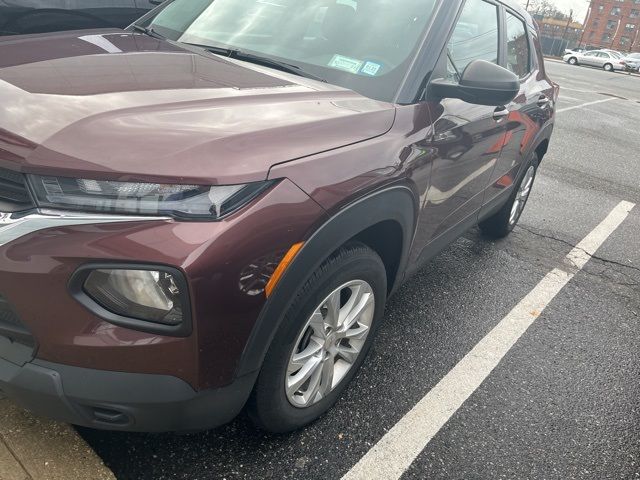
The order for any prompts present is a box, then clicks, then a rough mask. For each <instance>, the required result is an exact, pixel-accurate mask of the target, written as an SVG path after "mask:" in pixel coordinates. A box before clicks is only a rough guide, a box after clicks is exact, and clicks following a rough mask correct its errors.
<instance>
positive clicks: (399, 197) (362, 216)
mask: <svg viewBox="0 0 640 480" xmlns="http://www.w3.org/2000/svg"><path fill="white" fill-rule="evenodd" d="M417 211H418V210H417V205H416V200H415V197H414V195H413V192H412V191H411V189H410V188H408V187H405V186H392V187H388V188H386V189H383V190H381V191H377V192H375V193H373V194H371V195H369V196H367V197H364V198H362V199H360V200H358V201H356V202H354V203H352V204H350V205H348V206H346V207H344V208H342V209H341V210H340V211H339V212H338V213H337V214H335V215H334V216H333V217H331V218H330V219H329V220H328V221H327V222H326V223H324V224H323V225H322V226H321V227H320V228H319V229H318V230H317V231H316V232H315V233H314V234H313V235H312V236H311V238H309V239H308V240H307V241H306V242H305V244H304V246H303V248H302V249H301V250H300V252H299V253H298V254H297V255H296V257H295V259H294V261H293V262H292V263H291V265H290V266H289V267H288V269H287V271H286V272H285V274H284V275H283V277H282V278H281V280H280V282H279V283H278V285H277V287H276V289H275V290H274V292H273V293H272V295H271V296H270V297H269V299H268V300H267V303H266V304H265V306H264V307H263V309H262V312H261V314H260V316H259V317H258V320H257V322H256V324H255V326H254V328H253V331H252V332H251V336H250V338H249V341H248V342H247V345H246V347H245V349H244V353H243V355H242V357H241V360H240V364H239V366H238V369H237V372H236V377H240V376H243V375H246V374H249V373H252V372H255V371H257V370H259V369H260V367H261V366H262V362H263V360H264V357H265V355H266V353H267V350H268V349H269V346H270V345H271V342H272V340H273V338H274V336H275V334H276V332H277V331H278V328H279V327H280V323H281V321H282V318H283V316H284V314H285V312H286V311H287V309H288V308H289V307H290V305H291V303H292V301H293V299H294V298H295V296H296V295H297V293H298V292H299V290H300V289H301V288H302V286H303V285H304V284H305V283H306V281H307V280H308V279H309V277H310V276H311V275H312V274H313V272H314V271H315V270H316V269H317V268H318V267H319V266H320V265H321V264H322V262H323V261H324V260H325V259H326V258H327V257H329V255H331V253H333V252H334V251H336V250H337V249H338V248H340V246H342V245H344V244H345V243H346V242H348V241H349V240H350V239H352V238H354V237H355V236H357V235H358V234H359V233H361V232H363V231H365V230H366V229H367V228H369V227H372V226H374V225H376V224H378V223H380V222H385V221H394V222H397V223H398V224H399V225H400V227H401V229H402V233H403V241H402V253H401V256H400V265H399V268H398V270H397V272H398V273H397V275H396V279H395V282H394V284H395V285H396V286H397V285H398V284H399V283H400V282H401V280H402V278H403V276H404V272H405V270H406V264H407V260H408V256H409V255H408V254H409V249H410V245H411V240H412V238H413V233H414V230H415V224H416V218H417Z"/></svg>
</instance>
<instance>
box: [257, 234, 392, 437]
mask: <svg viewBox="0 0 640 480" xmlns="http://www.w3.org/2000/svg"><path fill="white" fill-rule="evenodd" d="M358 282H361V283H358ZM367 286H368V288H367ZM336 291H339V292H340V293H339V294H335V292H336ZM355 292H358V293H355ZM369 292H370V293H369ZM349 295H350V296H349ZM354 295H356V296H354ZM351 297H353V299H354V301H353V303H354V305H365V306H364V307H363V308H360V309H357V308H354V310H353V311H356V310H361V312H362V313H361V315H359V316H358V317H357V319H358V320H357V321H356V322H354V323H353V326H352V327H351V328H350V329H349V330H345V331H346V332H350V333H348V334H345V333H344V332H342V333H340V335H344V337H342V339H341V340H338V341H337V344H336V343H335V339H334V338H333V337H335V338H336V339H337V338H338V337H339V331H340V328H339V327H340V323H339V322H337V321H336V322H335V323H336V324H337V327H336V328H335V330H333V329H330V328H329V327H328V325H329V324H331V323H332V321H331V318H332V317H333V318H341V319H342V318H343V317H342V316H338V315H333V316H331V315H330V314H329V310H330V308H326V309H325V308H324V306H328V305H330V299H331V298H333V299H337V298H339V299H340V300H339V301H338V303H340V305H341V306H342V309H341V310H339V313H340V314H341V315H342V314H343V313H346V312H348V311H349V310H348V306H349V303H350V302H349V299H350V298H351ZM386 297H387V276H386V271H385V267H384V264H383V263H382V260H381V259H380V257H379V256H378V254H377V253H375V252H374V251H373V250H371V249H370V248H368V247H367V246H365V245H363V244H361V243H349V244H347V245H345V246H343V247H342V248H340V249H339V250H338V251H337V252H335V253H334V254H332V255H331V256H330V257H329V258H328V259H327V260H326V261H325V262H324V263H323V264H322V265H321V266H320V267H319V268H318V270H316V271H315V272H314V273H313V275H312V276H311V278H310V279H309V280H308V281H307V282H306V283H305V285H304V286H303V287H302V289H301V290H300V292H299V293H298V294H297V295H296V297H295V299H294V300H293V302H292V303H291V306H290V307H289V309H288V311H287V312H286V314H285V316H284V319H283V321H282V324H281V326H280V327H279V329H278V331H277V332H276V335H275V337H274V340H273V343H272V344H271V346H270V347H269V350H268V352H267V355H266V357H265V360H264V363H263V365H262V369H261V371H260V374H259V375H258V379H257V381H256V385H255V387H254V390H253V392H252V394H251V397H250V399H249V402H248V404H247V411H248V413H249V417H250V418H251V419H252V420H253V422H254V423H255V424H256V426H258V427H259V428H261V429H263V430H266V431H269V432H273V433H286V432H290V431H293V430H296V429H299V428H301V427H304V426H305V425H307V424H309V423H311V422H313V421H314V420H316V419H317V418H319V417H320V416H322V415H323V414H324V413H325V412H326V411H327V410H329V409H330V408H331V407H332V406H333V405H334V404H335V403H336V402H337V401H338V399H339V398H340V395H341V394H342V393H343V391H344V390H345V389H346V387H347V386H348V385H349V382H350V381H351V380H352V379H353V377H354V376H355V374H356V373H357V371H358V369H359V368H360V366H361V365H362V363H363V362H364V360H365V358H366V356H367V353H368V351H369V349H370V348H371V344H372V342H373V340H374V337H375V334H376V331H377V329H378V326H379V324H380V323H381V319H382V316H383V314H384V307H385V303H386ZM321 307H322V308H321ZM319 312H320V313H319ZM325 315H326V316H325ZM346 317H347V318H349V317H348V316H346ZM313 319H316V320H315V322H313V323H309V322H312V320H313ZM317 319H320V321H319V322H318V320H317ZM361 322H362V323H361ZM367 322H368V328H367V326H366V324H367ZM318 325H321V328H317V326H318ZM343 325H344V324H343ZM345 328H346V327H345ZM320 330H323V331H324V332H325V333H324V334H318V332H319V331H320ZM347 335H350V338H346V336H347ZM363 335H364V338H359V337H361V336H363ZM323 342H324V346H320V344H322V343H323ZM328 344H332V345H333V347H331V348H333V352H330V351H328V350H324V349H325V348H328V347H326V346H327V345H328ZM317 348H320V349H321V351H319V352H318V354H317V355H316V354H314V355H313V356H311V355H310V354H309V353H306V354H305V352H313V351H315V349H317ZM356 351H357V353H354V352H356ZM336 352H338V353H336ZM339 352H344V353H339ZM347 353H348V356H345V357H343V355H345V354H347ZM295 355H297V356H298V358H304V359H305V360H300V361H299V362H297V363H295V362H296V358H295V357H294V356H295ZM334 355H335V356H334ZM347 358H351V360H352V361H351V362H347V361H346V359H347ZM321 359H324V360H321ZM312 360H313V362H312ZM334 362H335V363H334ZM311 363H313V365H318V364H319V365H321V366H320V367H317V368H319V369H320V370H317V369H316V370H314V372H318V371H319V372H320V373H318V374H316V373H314V374H313V375H311V376H310V378H309V379H308V380H306V381H305V383H303V384H301V385H300V387H297V386H296V385H297V384H298V382H299V379H301V378H304V375H302V376H298V375H300V374H301V373H302V372H303V369H304V368H305V367H306V366H307V365H311ZM349 364H350V367H349V366H348V365H349ZM300 365H304V366H303V367H301V368H299V370H298V367H299V366H300ZM325 367H327V368H328V370H325ZM339 367H340V368H339ZM310 370H311V368H309V369H307V370H306V371H310ZM325 371H331V372H333V374H332V375H331V376H330V377H328V378H331V379H333V381H327V382H325V381H324V380H325V376H324V372H325ZM317 375H320V378H321V379H320V380H316V379H317ZM336 375H339V376H336ZM316 385H317V387H315V386H316ZM297 388H299V390H296V389H297ZM305 388H306V389H307V390H306V393H305V392H304V390H305ZM314 388H317V389H318V393H315V392H316V390H315V389H314ZM322 390H324V392H322ZM305 402H306V403H305Z"/></svg>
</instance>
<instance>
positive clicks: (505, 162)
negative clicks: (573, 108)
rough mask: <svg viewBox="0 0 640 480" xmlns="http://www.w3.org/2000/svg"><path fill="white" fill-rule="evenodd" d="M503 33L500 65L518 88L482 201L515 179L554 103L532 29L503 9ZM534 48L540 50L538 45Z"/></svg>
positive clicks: (510, 184)
mask: <svg viewBox="0 0 640 480" xmlns="http://www.w3.org/2000/svg"><path fill="white" fill-rule="evenodd" d="M505 35H506V38H507V48H506V58H505V64H504V66H505V67H506V68H507V69H509V70H511V71H512V72H513V73H515V74H516V75H518V77H519V78H520V83H521V88H520V93H519V94H518V96H517V97H516V98H515V99H514V100H513V101H512V102H511V103H510V104H509V105H507V109H508V110H509V116H508V117H507V121H506V130H507V131H506V136H505V140H504V147H503V149H502V154H501V155H500V159H499V160H498V163H497V164H496V168H495V169H494V171H493V174H492V176H491V181H490V184H489V186H488V189H487V195H486V199H485V204H486V205H487V206H488V208H491V206H492V200H494V199H496V201H498V200H499V199H498V198H497V197H498V196H500V194H501V193H506V191H507V189H508V188H509V187H511V186H512V185H513V184H514V182H516V181H517V179H518V173H520V172H521V169H522V166H523V164H524V163H525V162H526V161H528V159H529V155H531V150H532V148H533V143H534V141H535V140H536V139H537V136H538V133H539V132H540V130H541V129H542V128H543V127H544V125H545V124H546V123H547V122H548V121H549V120H550V117H551V115H552V112H553V105H554V101H555V98H554V95H555V93H554V87H553V85H551V83H549V81H548V80H547V78H546V75H543V74H542V69H541V65H543V63H542V62H543V59H542V58H540V57H539V56H534V55H533V54H532V52H534V51H536V50H535V49H534V48H532V47H533V45H532V44H533V43H534V42H538V39H537V34H536V33H535V32H534V31H531V32H527V26H526V23H525V22H524V21H523V19H522V18H520V17H519V16H517V14H516V13H514V12H511V11H509V10H506V11H505ZM537 51H540V49H538V50H537Z"/></svg>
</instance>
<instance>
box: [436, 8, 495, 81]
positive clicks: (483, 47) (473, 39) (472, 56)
mask: <svg viewBox="0 0 640 480" xmlns="http://www.w3.org/2000/svg"><path fill="white" fill-rule="evenodd" d="M447 48H448V56H449V59H448V61H447V77H448V78H449V79H450V80H454V81H458V80H459V79H460V75H461V74H462V72H463V71H464V69H465V68H466V67H467V65H469V64H470V63H471V62H473V61H474V60H487V61H489V62H492V63H496V64H497V63H498V7H497V6H496V5H493V4H491V3H487V2H485V1H483V0H467V2H466V4H465V6H464V8H463V10H462V13H461V15H460V18H459V20H458V23H457V24H456V26H455V29H454V31H453V35H452V37H451V40H449V45H448V47H447Z"/></svg>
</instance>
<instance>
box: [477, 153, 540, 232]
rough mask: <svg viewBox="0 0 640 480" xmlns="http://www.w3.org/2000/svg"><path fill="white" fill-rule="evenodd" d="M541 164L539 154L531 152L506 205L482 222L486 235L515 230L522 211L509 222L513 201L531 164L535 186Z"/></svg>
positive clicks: (481, 228) (482, 228)
mask: <svg viewBox="0 0 640 480" xmlns="http://www.w3.org/2000/svg"><path fill="white" fill-rule="evenodd" d="M539 165H540V161H539V159H538V155H537V154H536V153H535V152H534V153H533V154H531V156H530V158H529V161H528V162H526V164H525V165H524V167H523V168H522V171H521V172H520V174H519V178H518V182H517V183H516V184H515V185H514V189H513V192H511V195H510V196H509V200H508V201H507V203H505V204H504V206H503V207H502V208H501V209H500V210H498V212H496V213H495V214H494V215H493V216H491V217H489V218H487V219H486V220H483V221H482V222H480V230H482V232H483V233H484V234H485V235H487V236H489V237H493V238H502V237H506V236H507V235H509V233H511V232H512V231H513V229H514V228H515V227H516V225H518V222H519V221H520V216H521V215H522V212H521V213H520V215H519V216H518V218H517V219H516V221H515V222H514V223H513V224H511V223H509V218H510V217H511V209H512V208H513V203H514V202H515V199H516V196H517V195H518V192H519V191H520V186H521V185H522V182H523V181H524V177H525V175H526V173H527V170H529V168H530V167H531V166H533V167H534V169H535V171H534V173H533V183H532V184H531V188H533V185H535V181H536V177H537V175H538V166H539ZM528 201H529V199H528V198H527V201H526V202H525V207H526V204H527V203H528ZM523 211H524V208H523Z"/></svg>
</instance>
